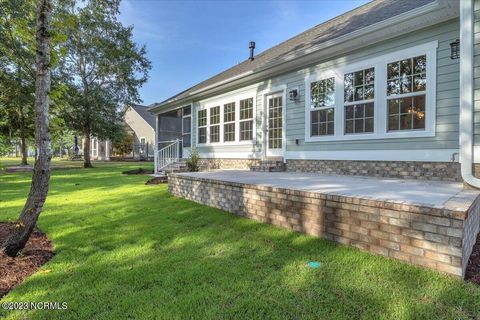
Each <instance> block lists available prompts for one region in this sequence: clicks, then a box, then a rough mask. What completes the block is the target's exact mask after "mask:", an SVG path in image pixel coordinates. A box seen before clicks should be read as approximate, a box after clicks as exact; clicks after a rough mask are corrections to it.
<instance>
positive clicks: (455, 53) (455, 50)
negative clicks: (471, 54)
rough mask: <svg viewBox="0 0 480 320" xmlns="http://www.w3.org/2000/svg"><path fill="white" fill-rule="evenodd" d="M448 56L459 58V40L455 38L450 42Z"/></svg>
mask: <svg viewBox="0 0 480 320" xmlns="http://www.w3.org/2000/svg"><path fill="white" fill-rule="evenodd" d="M450 50H451V53H450V58H451V59H458V58H460V40H459V39H457V40H455V41H453V42H452V43H450Z"/></svg>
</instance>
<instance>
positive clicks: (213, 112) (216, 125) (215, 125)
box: [210, 106, 220, 143]
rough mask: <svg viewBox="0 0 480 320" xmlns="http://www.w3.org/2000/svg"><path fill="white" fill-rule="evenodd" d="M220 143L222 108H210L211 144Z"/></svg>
mask: <svg viewBox="0 0 480 320" xmlns="http://www.w3.org/2000/svg"><path fill="white" fill-rule="evenodd" d="M215 142H220V106H216V107H213V108H210V143H215Z"/></svg>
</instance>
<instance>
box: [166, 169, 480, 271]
mask: <svg viewBox="0 0 480 320" xmlns="http://www.w3.org/2000/svg"><path fill="white" fill-rule="evenodd" d="M168 188H169V191H170V193H172V194H173V195H175V196H179V197H183V198H186V199H189V200H193V201H195V202H198V203H202V204H206V205H208V206H211V207H215V208H219V209H223V210H225V211H228V212H231V213H234V214H237V215H240V216H245V217H248V218H251V219H254V220H257V221H262V222H267V223H271V224H273V225H276V226H280V227H285V228H288V229H291V230H294V231H299V232H304V233H306V234H309V235H313V236H318V237H322V238H326V239H330V240H333V241H336V242H339V243H343V244H346V245H351V246H354V247H356V248H359V249H361V250H366V251H369V252H373V253H376V254H380V255H383V256H387V257H391V258H395V259H399V260H402V261H406V262H409V263H413V264H416V265H420V266H424V267H429V268H433V269H436V270H439V271H442V272H446V273H450V274H453V275H457V276H463V275H464V272H465V268H466V263H467V262H468V255H469V254H470V252H471V250H472V248H471V247H472V246H473V242H474V237H475V235H476V233H477V232H478V228H479V225H480V221H479V220H480V217H479V212H478V209H479V207H480V201H479V200H478V199H477V200H475V203H474V205H472V206H471V209H470V210H469V211H465V210H463V211H462V210H460V211H457V210H449V209H440V208H430V207H425V206H419V205H407V204H404V203H395V202H388V201H379V200H368V199H361V198H354V197H347V196H337V195H325V194H320V193H313V192H305V191H297V190H289V189H282V188H274V187H268V186H259V185H249V184H241V183H233V182H224V181H216V180H211V179H206V178H198V177H191V176H185V175H181V174H172V175H171V176H170V177H169V185H168ZM475 210H476V211H475Z"/></svg>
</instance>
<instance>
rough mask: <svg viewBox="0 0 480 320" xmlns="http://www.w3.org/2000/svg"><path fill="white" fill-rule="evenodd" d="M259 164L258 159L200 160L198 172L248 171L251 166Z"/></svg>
mask: <svg viewBox="0 0 480 320" xmlns="http://www.w3.org/2000/svg"><path fill="white" fill-rule="evenodd" d="M259 164H260V159H226V158H221V159H213V158H202V159H200V170H202V171H203V170H216V169H241V170H248V169H250V167H251V166H257V165H259Z"/></svg>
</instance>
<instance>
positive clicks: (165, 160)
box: [157, 139, 180, 172]
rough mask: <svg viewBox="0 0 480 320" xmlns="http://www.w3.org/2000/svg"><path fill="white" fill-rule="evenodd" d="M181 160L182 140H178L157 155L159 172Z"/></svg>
mask: <svg viewBox="0 0 480 320" xmlns="http://www.w3.org/2000/svg"><path fill="white" fill-rule="evenodd" d="M179 160H180V140H179V139H177V140H175V141H173V142H172V143H170V144H169V145H168V146H166V147H164V148H162V149H160V150H158V154H157V172H159V171H162V170H163V169H164V168H165V167H167V166H168V165H170V164H172V163H176V162H178V161H179Z"/></svg>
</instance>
